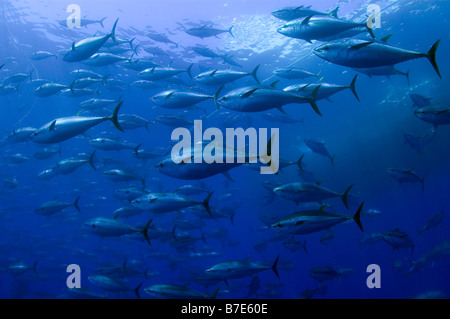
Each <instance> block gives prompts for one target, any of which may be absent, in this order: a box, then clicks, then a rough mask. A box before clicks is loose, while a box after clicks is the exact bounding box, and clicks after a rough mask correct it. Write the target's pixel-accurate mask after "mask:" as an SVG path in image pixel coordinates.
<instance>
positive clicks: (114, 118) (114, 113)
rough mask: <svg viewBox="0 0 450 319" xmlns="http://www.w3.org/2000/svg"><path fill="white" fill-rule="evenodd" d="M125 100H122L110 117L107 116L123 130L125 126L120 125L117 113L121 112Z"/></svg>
mask: <svg viewBox="0 0 450 319" xmlns="http://www.w3.org/2000/svg"><path fill="white" fill-rule="evenodd" d="M122 103H123V101H120V102H119V104H117V106H116V108H115V109H114V112H113V114H112V115H111V116H110V117H107V119H108V120H110V121H111V122H113V124H114V126H115V127H116V128H117V129H118V130H119V131H121V132H124V130H123V128H122V127H121V126H120V123H119V119H118V118H117V114H118V113H119V110H120V107H121V106H122Z"/></svg>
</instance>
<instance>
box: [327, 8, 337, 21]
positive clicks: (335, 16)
mask: <svg viewBox="0 0 450 319" xmlns="http://www.w3.org/2000/svg"><path fill="white" fill-rule="evenodd" d="M338 10H339V6H337V7H336V9H334V10H333V11H330V13H328V15H329V16H330V17H333V18H336V19H339V18H338V15H337V12H338Z"/></svg>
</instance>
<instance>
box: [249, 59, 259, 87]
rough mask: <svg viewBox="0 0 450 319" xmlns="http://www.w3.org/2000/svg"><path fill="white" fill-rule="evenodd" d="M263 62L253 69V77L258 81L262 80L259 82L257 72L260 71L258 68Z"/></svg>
mask: <svg viewBox="0 0 450 319" xmlns="http://www.w3.org/2000/svg"><path fill="white" fill-rule="evenodd" d="M260 65H261V64H258V65H257V66H256V67H255V68H254V69H253V71H252V73H251V75H252V76H253V78H254V79H255V81H256V83H258V84H261V82H259V80H258V77H257V76H256V72H258V69H259V67H260Z"/></svg>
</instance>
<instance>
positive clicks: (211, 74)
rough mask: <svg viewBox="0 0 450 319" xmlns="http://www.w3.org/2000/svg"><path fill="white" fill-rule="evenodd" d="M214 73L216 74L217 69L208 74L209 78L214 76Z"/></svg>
mask: <svg viewBox="0 0 450 319" xmlns="http://www.w3.org/2000/svg"><path fill="white" fill-rule="evenodd" d="M216 72H217V69H215V70H214V71H212V72H211V73H210V74H209V76H214V74H216Z"/></svg>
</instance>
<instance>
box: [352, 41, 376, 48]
mask: <svg viewBox="0 0 450 319" xmlns="http://www.w3.org/2000/svg"><path fill="white" fill-rule="evenodd" d="M372 43H374V42H373V41H367V42H363V43H360V44H356V45H354V46H351V47H350V48H349V50H359V49H361V48H364V47H366V46H368V45H371V44H372Z"/></svg>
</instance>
